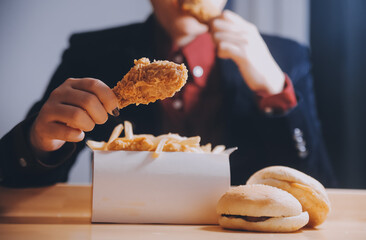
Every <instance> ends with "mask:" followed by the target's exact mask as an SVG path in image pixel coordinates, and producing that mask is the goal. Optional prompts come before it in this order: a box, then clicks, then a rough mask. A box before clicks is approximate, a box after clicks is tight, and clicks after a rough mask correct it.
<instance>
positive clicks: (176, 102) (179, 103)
mask: <svg viewBox="0 0 366 240" xmlns="http://www.w3.org/2000/svg"><path fill="white" fill-rule="evenodd" d="M182 107H183V102H182V100H180V99H177V100H174V102H173V108H174V109H175V110H179V109H181V108H182Z"/></svg>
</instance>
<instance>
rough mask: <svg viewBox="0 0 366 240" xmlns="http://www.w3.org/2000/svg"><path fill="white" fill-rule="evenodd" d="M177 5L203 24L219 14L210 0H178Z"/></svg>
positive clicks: (218, 10)
mask: <svg viewBox="0 0 366 240" xmlns="http://www.w3.org/2000/svg"><path fill="white" fill-rule="evenodd" d="M179 5H180V8H181V9H182V10H183V11H184V12H186V13H188V14H190V15H192V16H193V17H195V18H196V19H197V20H198V21H200V22H201V23H205V24H207V23H208V22H209V21H210V20H211V19H213V18H215V17H217V16H219V15H220V14H221V11H220V9H218V8H217V7H216V6H215V5H214V4H213V3H212V2H211V0H179Z"/></svg>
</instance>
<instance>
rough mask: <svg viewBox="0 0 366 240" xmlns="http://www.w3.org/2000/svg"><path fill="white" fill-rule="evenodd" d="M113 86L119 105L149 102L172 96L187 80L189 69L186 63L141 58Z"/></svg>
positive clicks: (121, 106)
mask: <svg viewBox="0 0 366 240" xmlns="http://www.w3.org/2000/svg"><path fill="white" fill-rule="evenodd" d="M134 63H135V66H134V67H132V68H131V70H130V71H129V72H128V73H127V74H126V75H125V76H124V77H123V79H122V80H121V81H119V82H118V83H117V85H116V86H115V87H114V88H113V92H114V93H115V94H116V96H117V98H118V107H119V108H120V109H121V108H124V107H126V106H128V105H130V104H136V105H138V104H148V103H150V102H155V101H156V100H158V99H165V98H167V97H172V96H173V95H174V94H175V92H177V91H179V90H180V89H181V88H182V87H183V86H184V84H185V83H186V81H187V77H188V70H187V68H186V66H185V65H184V64H180V65H179V64H176V63H173V62H169V61H154V62H152V63H150V61H149V59H147V58H141V59H139V60H135V61H134Z"/></svg>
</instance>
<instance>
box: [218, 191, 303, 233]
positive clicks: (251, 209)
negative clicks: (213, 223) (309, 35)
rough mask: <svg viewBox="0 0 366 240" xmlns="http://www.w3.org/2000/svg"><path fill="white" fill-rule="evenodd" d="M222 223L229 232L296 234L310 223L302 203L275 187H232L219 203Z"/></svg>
mask: <svg viewBox="0 0 366 240" xmlns="http://www.w3.org/2000/svg"><path fill="white" fill-rule="evenodd" d="M216 210H217V213H218V214H219V215H220V217H219V224H220V225H221V226H222V227H224V228H227V229H242V230H249V231H260V232H293V231H296V230H298V229H300V228H302V227H303V226H305V225H306V224H307V223H308V221H309V215H308V213H307V212H302V207H301V204H300V203H299V201H298V200H297V199H296V198H295V197H293V196H292V195H291V194H289V193H287V192H285V191H283V190H281V189H278V188H275V187H271V186H266V185H261V184H254V185H242V186H238V187H232V188H230V190H229V191H228V192H226V193H225V194H224V195H223V196H222V197H221V199H220V200H219V202H218V204H217V208H216Z"/></svg>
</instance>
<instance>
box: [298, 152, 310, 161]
mask: <svg viewBox="0 0 366 240" xmlns="http://www.w3.org/2000/svg"><path fill="white" fill-rule="evenodd" d="M298 155H299V157H300V158H302V159H304V158H306V157H307V156H308V155H309V153H308V151H304V152H299V153H298Z"/></svg>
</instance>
